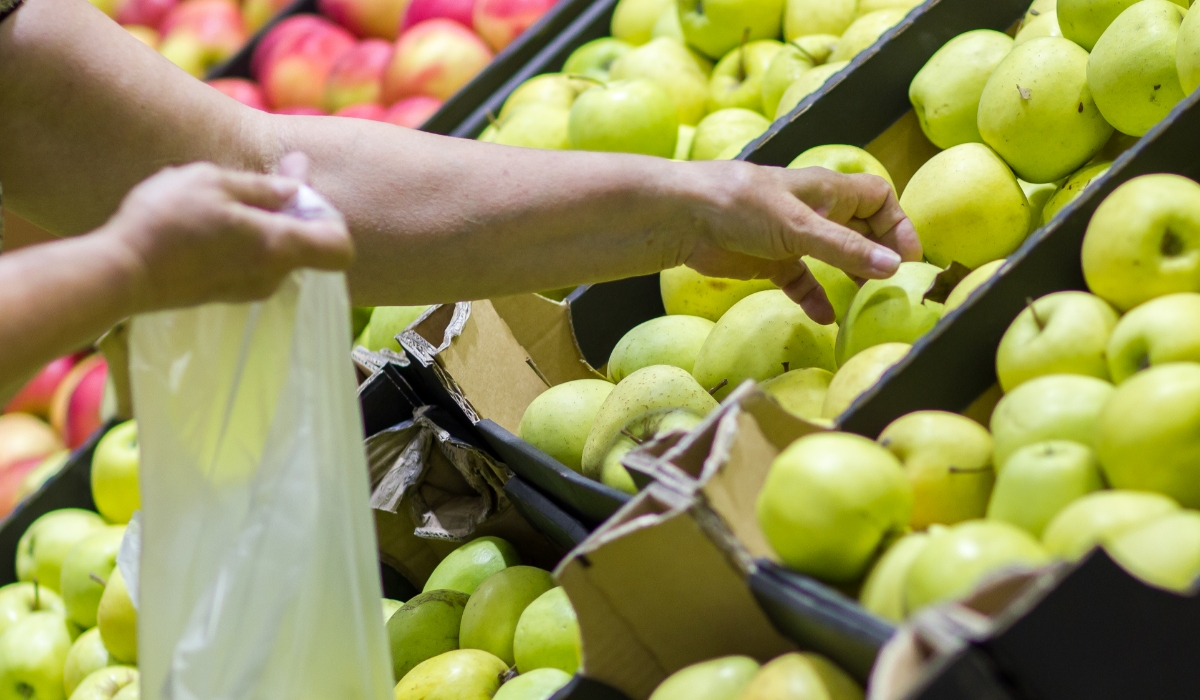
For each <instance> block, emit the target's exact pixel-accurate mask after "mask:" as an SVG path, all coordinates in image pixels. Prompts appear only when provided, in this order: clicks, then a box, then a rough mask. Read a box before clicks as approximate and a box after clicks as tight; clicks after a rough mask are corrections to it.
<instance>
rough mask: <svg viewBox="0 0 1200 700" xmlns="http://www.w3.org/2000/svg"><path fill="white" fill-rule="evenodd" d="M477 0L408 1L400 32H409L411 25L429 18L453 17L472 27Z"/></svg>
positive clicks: (460, 22) (456, 20) (465, 25)
mask: <svg viewBox="0 0 1200 700" xmlns="http://www.w3.org/2000/svg"><path fill="white" fill-rule="evenodd" d="M475 1H476V0H412V1H411V2H409V3H408V11H407V12H405V13H404V21H403V22H401V23H400V33H401V34H403V33H404V32H407V31H408V30H409V29H410V28H411V27H413V26H415V25H417V24H420V23H421V22H424V21H425V20H427V19H437V18H439V17H441V18H443V19H452V20H454V21H455V22H458V23H459V24H461V25H463V26H464V27H470V26H471V25H472V24H474V23H475V19H474V15H473V13H474V11H475Z"/></svg>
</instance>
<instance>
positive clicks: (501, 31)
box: [471, 0, 554, 51]
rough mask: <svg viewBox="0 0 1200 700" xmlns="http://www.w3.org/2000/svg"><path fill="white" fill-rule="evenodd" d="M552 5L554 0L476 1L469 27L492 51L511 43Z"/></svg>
mask: <svg viewBox="0 0 1200 700" xmlns="http://www.w3.org/2000/svg"><path fill="white" fill-rule="evenodd" d="M553 6H554V0H476V2H475V7H474V9H473V10H472V15H471V20H472V26H473V27H474V28H475V31H476V32H477V33H478V34H479V36H481V37H483V40H484V41H486V42H487V43H488V45H489V46H491V47H492V49H493V50H495V51H501V50H502V49H504V47H506V46H508V45H509V44H511V43H513V41H514V40H515V39H516V38H517V37H519V36H521V34H523V33H524V32H525V30H526V29H528V28H530V27H532V26H533V25H534V23H535V22H537V21H538V20H539V19H541V18H542V15H544V14H546V12H547V11H548V10H549V9H550V8H551V7H553Z"/></svg>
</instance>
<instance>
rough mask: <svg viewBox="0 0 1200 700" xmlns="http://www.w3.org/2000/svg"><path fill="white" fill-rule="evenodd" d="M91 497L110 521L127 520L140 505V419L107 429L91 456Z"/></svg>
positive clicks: (124, 521)
mask: <svg viewBox="0 0 1200 700" xmlns="http://www.w3.org/2000/svg"><path fill="white" fill-rule="evenodd" d="M91 481H92V499H93V500H95V502H96V510H98V511H100V514H101V515H103V516H104V517H105V519H107V520H108V521H109V522H110V523H117V524H121V523H127V522H129V519H130V518H131V517H133V512H134V511H135V510H137V509H138V508H140V507H141V503H142V501H141V497H140V496H139V491H138V432H137V421H132V420H131V421H126V422H125V423H122V424H120V425H118V426H117V427H115V428H113V429H112V430H110V431H108V433H106V434H105V435H104V437H103V438H101V439H100V442H99V443H97V445H96V452H95V455H94V456H93V457H92V476H91Z"/></svg>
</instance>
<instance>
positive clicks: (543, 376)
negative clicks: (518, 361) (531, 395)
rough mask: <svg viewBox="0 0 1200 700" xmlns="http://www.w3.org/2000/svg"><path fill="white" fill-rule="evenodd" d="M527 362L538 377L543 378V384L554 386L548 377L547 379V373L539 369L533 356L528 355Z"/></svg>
mask: <svg viewBox="0 0 1200 700" xmlns="http://www.w3.org/2000/svg"><path fill="white" fill-rule="evenodd" d="M525 364H527V365H529V369H531V370H533V373H534V374H536V375H537V376H538V379H540V380H542V383H543V384H545V385H546V386H554V385H553V384H551V383H550V381H549V380H548V379H546V375H544V374H542V370H540V369H538V366H537V365H535V364H534V363H533V358H532V357H526V358H525Z"/></svg>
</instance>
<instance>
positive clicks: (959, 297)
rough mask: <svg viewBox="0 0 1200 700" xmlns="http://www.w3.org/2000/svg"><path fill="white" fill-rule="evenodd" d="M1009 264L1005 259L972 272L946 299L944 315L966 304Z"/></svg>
mask: <svg viewBox="0 0 1200 700" xmlns="http://www.w3.org/2000/svg"><path fill="white" fill-rule="evenodd" d="M1006 262H1008V261H1007V260H1006V259H1005V258H1000V259H999V260H993V261H991V262H990V263H984V264H983V265H980V266H979V267H977V268H975V269H974V270H971V274H969V275H967V276H966V277H964V278H962V281H961V282H959V283H958V284H957V285H955V287H954V289H953V290H951V292H950V296H948V297H946V304H945V308H944V311H943V314H948V313H950V312H951V311H953V310H955V309H957V308H958V307H960V306H962V305H963V304H965V303H966V301H967V299H969V298H970V296H971V294H972V292H974V291H975V290H976V289H979V288H980V287H982V286H983V283H984V282H987V281H988V280H990V279H991V278H993V277H995V276H996V274H997V273H999V272H1000V268H1002V267H1004V263H1006Z"/></svg>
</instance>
